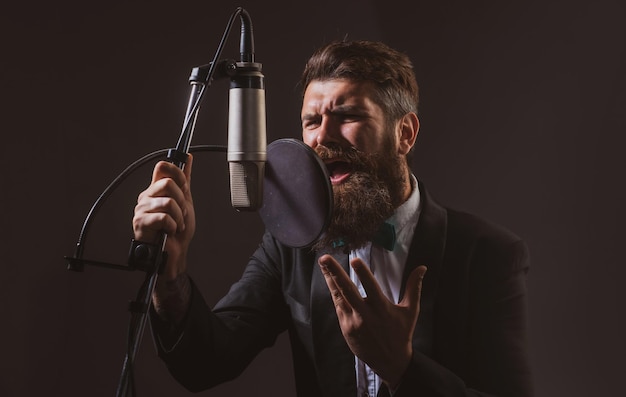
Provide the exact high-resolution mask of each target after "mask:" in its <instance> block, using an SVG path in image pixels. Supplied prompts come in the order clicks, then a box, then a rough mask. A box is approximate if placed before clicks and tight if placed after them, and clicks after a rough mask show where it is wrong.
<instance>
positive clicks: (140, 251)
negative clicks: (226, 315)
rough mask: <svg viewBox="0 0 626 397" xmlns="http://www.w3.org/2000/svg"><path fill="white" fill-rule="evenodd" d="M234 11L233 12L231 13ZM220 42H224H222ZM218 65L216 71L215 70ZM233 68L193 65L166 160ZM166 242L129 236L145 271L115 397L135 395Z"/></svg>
mask: <svg viewBox="0 0 626 397" xmlns="http://www.w3.org/2000/svg"><path fill="white" fill-rule="evenodd" d="M235 15H237V13H236V14H234V15H233V18H231V21H232V19H234V16H235ZM229 30H230V24H229V27H228V28H227V30H226V32H225V37H226V36H227V34H228V31H229ZM221 44H223V42H222V43H221ZM221 47H222V46H221V45H220V48H219V50H218V52H217V53H216V58H217V57H218V56H219V53H220V52H221ZM216 68H217V72H216ZM235 72H236V63H235V61H234V60H230V59H227V60H222V61H219V62H217V63H216V61H213V62H211V63H210V64H208V65H202V66H198V67H195V68H193V69H192V72H191V76H190V77H189V81H190V84H191V93H190V94H189V102H188V104H187V111H186V114H185V121H184V123H183V130H182V133H181V135H180V137H179V139H178V143H177V145H176V148H175V149H170V150H169V151H168V154H167V160H168V161H170V162H171V163H173V164H175V165H176V166H178V167H179V168H181V169H183V168H184V166H185V164H186V162H187V158H188V157H189V155H188V152H189V148H190V146H191V139H192V137H193V132H194V129H195V125H196V120H197V118H198V110H199V107H200V102H201V100H202V96H203V94H204V91H205V89H206V87H207V85H208V84H209V83H210V82H211V80H212V78H213V75H214V74H215V73H217V74H216V76H215V78H221V77H225V76H229V75H232V74H234V73H235ZM166 242H167V234H166V233H165V232H161V233H160V235H159V238H158V242H157V243H156V244H153V243H149V242H145V241H137V240H135V239H132V241H131V249H130V252H129V264H132V265H134V266H140V267H143V268H144V270H145V271H146V278H145V280H144V283H143V285H142V286H141V287H140V289H139V292H138V294H137V299H136V300H135V301H132V302H130V304H129V310H130V312H131V320H130V325H129V339H128V349H127V352H126V356H125V358H124V364H123V366H122V375H121V377H120V381H119V384H118V388H117V393H116V396H117V397H124V396H127V395H129V394H128V393H130V395H131V396H134V395H135V390H134V382H133V364H134V360H135V357H136V355H137V350H138V348H139V346H140V345H141V339H142V336H143V333H144V329H145V325H146V322H147V317H148V316H147V315H148V311H149V309H150V304H151V299H152V294H153V292H154V288H155V287H156V282H157V278H158V275H159V274H160V273H161V272H162V270H163V267H164V266H165V263H166V261H167V252H166V251H165V243H166Z"/></svg>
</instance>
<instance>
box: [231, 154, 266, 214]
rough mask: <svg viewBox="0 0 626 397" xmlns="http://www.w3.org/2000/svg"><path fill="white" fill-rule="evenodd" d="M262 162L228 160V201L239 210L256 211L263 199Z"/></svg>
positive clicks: (263, 164)
mask: <svg viewBox="0 0 626 397" xmlns="http://www.w3.org/2000/svg"><path fill="white" fill-rule="evenodd" d="M264 166H265V163H264V162H254V161H242V162H232V161H231V162H229V163H228V167H229V171H230V172H229V173H230V201H231V204H232V206H233V207H234V208H235V209H237V210H239V211H256V210H257V209H259V208H260V207H261V204H262V201H263V177H264Z"/></svg>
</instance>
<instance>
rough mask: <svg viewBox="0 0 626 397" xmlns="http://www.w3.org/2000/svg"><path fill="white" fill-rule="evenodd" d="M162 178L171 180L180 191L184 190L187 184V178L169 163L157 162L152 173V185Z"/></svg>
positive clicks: (181, 171)
mask: <svg viewBox="0 0 626 397" xmlns="http://www.w3.org/2000/svg"><path fill="white" fill-rule="evenodd" d="M189 172H190V171H189ZM163 178H170V179H172V180H173V181H174V182H176V185H178V186H180V188H181V190H184V187H185V185H186V184H187V176H186V175H185V173H184V171H183V170H182V169H180V168H179V167H178V166H176V165H175V164H173V163H170V162H169V161H159V162H158V163H157V164H156V165H155V166H154V170H153V171H152V183H154V182H156V181H158V180H160V179H163Z"/></svg>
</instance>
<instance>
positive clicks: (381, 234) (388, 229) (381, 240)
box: [372, 222, 396, 251]
mask: <svg viewBox="0 0 626 397" xmlns="http://www.w3.org/2000/svg"><path fill="white" fill-rule="evenodd" d="M372 243H374V244H376V245H379V246H381V247H383V248H384V249H386V250H387V251H393V248H394V247H395V246H396V228H395V227H394V226H393V225H392V224H391V223H389V222H385V223H383V224H382V225H380V228H379V229H378V231H377V232H376V235H374V238H372Z"/></svg>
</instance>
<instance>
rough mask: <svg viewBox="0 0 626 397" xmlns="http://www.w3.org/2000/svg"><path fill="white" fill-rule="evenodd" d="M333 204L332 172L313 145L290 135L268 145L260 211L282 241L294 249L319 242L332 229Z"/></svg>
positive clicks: (270, 228)
mask: <svg viewBox="0 0 626 397" xmlns="http://www.w3.org/2000/svg"><path fill="white" fill-rule="evenodd" d="M332 204H333V191H332V186H331V184H330V178H329V175H328V171H327V170H326V166H325V165H324V162H323V161H322V160H321V159H320V158H319V156H318V155H317V153H315V151H314V150H313V149H312V148H310V147H309V146H307V145H306V144H305V143H304V142H302V141H299V140H296V139H290V138H285V139H278V140H276V141H274V142H272V143H270V144H269V145H268V146H267V162H266V165H265V179H264V182H263V206H262V207H261V208H260V209H259V214H260V215H261V219H262V220H263V223H264V224H265V227H266V228H267V229H268V230H269V231H270V232H271V233H272V235H273V236H274V237H275V238H276V239H278V241H280V242H281V243H283V244H285V245H287V246H289V247H292V248H303V247H307V246H310V245H312V244H313V243H315V242H316V241H317V240H318V239H319V238H320V237H321V236H322V235H323V234H324V232H326V229H327V228H328V224H329V223H330V218H331V216H332Z"/></svg>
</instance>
